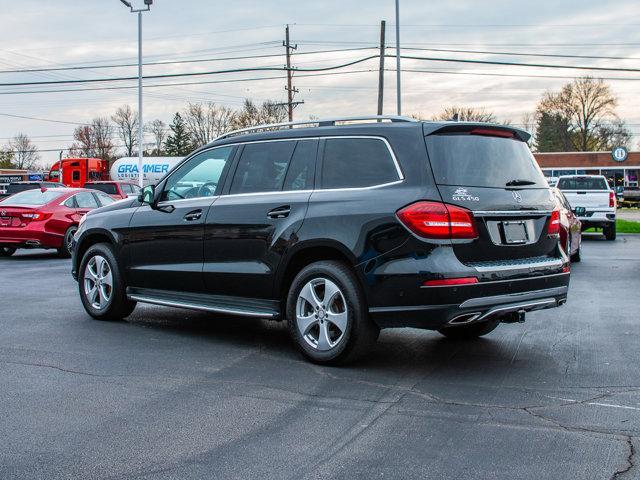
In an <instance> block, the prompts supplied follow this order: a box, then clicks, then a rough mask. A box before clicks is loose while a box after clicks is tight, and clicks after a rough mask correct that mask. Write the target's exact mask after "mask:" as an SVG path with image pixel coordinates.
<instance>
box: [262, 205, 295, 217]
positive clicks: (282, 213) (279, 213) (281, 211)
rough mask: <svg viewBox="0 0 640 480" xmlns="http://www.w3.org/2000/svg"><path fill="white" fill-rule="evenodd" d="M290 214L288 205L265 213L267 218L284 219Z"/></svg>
mask: <svg viewBox="0 0 640 480" xmlns="http://www.w3.org/2000/svg"><path fill="white" fill-rule="evenodd" d="M290 213H291V207H290V206H289V205H283V206H282V207H278V208H274V209H273V210H270V211H269V212H268V213H267V217H269V218H286V217H288V216H289V214H290Z"/></svg>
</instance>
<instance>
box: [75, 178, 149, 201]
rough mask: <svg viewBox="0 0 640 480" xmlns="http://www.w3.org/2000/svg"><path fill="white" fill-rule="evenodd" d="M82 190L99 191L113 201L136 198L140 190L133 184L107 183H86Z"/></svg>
mask: <svg viewBox="0 0 640 480" xmlns="http://www.w3.org/2000/svg"><path fill="white" fill-rule="evenodd" d="M84 188H91V189H93V190H99V191H101V192H104V193H106V194H107V195H110V196H111V197H112V198H113V199H115V200H122V199H124V198H128V197H137V196H138V195H139V194H140V190H141V189H140V187H139V186H138V185H136V184H134V183H129V182H109V181H96V182H87V183H85V184H84Z"/></svg>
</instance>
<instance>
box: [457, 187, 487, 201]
mask: <svg viewBox="0 0 640 480" xmlns="http://www.w3.org/2000/svg"><path fill="white" fill-rule="evenodd" d="M451 198H452V199H453V200H456V201H458V202H465V201H466V202H479V201H480V197H476V196H474V195H471V194H470V193H469V190H467V189H466V188H462V187H460V188H457V189H456V191H455V192H453V195H452V196H451Z"/></svg>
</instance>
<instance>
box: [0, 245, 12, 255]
mask: <svg viewBox="0 0 640 480" xmlns="http://www.w3.org/2000/svg"><path fill="white" fill-rule="evenodd" d="M14 253H16V249H15V248H11V247H0V257H10V256H11V255H13V254H14Z"/></svg>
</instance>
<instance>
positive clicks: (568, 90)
mask: <svg viewBox="0 0 640 480" xmlns="http://www.w3.org/2000/svg"><path fill="white" fill-rule="evenodd" d="M617 104H618V100H617V98H616V97H615V96H614V95H613V93H612V91H611V88H610V87H609V85H607V84H606V83H604V81H603V80H602V79H594V78H592V77H583V78H577V79H575V80H574V81H573V82H571V83H568V84H566V85H565V86H564V87H562V89H561V90H560V91H559V92H547V93H545V95H544V96H543V98H542V100H540V102H539V103H538V107H537V109H536V115H537V117H538V118H541V117H542V115H546V116H548V117H550V118H558V119H563V120H564V122H565V123H566V125H567V134H568V138H569V140H570V142H571V144H572V146H573V148H574V149H575V150H579V151H598V150H609V149H611V148H612V147H613V146H615V145H627V144H628V143H629V140H630V139H631V134H630V132H629V131H628V130H627V128H626V126H625V125H624V122H622V121H621V120H620V119H619V118H618V116H617V115H616V106H617Z"/></svg>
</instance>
